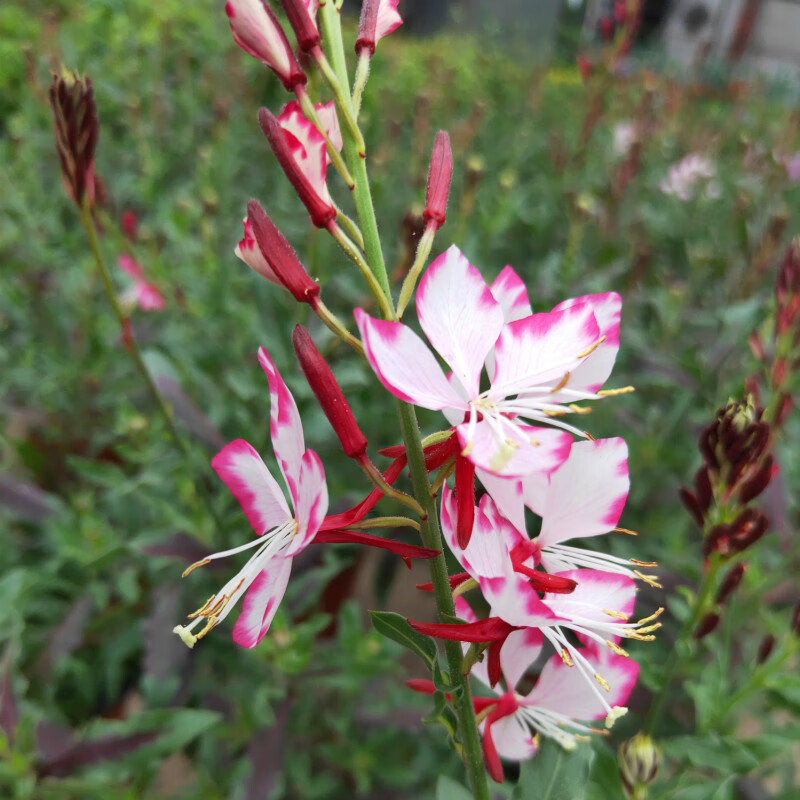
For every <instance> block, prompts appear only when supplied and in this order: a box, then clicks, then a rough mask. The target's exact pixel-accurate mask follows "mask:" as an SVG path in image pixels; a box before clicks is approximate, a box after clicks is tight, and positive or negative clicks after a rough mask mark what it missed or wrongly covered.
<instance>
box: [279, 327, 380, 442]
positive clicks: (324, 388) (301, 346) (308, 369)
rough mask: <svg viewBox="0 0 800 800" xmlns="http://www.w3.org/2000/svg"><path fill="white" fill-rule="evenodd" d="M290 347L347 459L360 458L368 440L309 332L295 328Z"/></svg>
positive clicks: (301, 328) (302, 328)
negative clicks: (291, 346) (292, 347)
mask: <svg viewBox="0 0 800 800" xmlns="http://www.w3.org/2000/svg"><path fill="white" fill-rule="evenodd" d="M292 344H293V345H294V351H295V353H297V358H298V360H299V361H300V367H301V368H302V370H303V372H304V373H305V376H306V380H307V381H308V385H309V386H310V387H311V391H312V392H314V394H315V395H316V398H317V400H318V401H319V404H320V406H322V410H323V411H324V412H325V416H326V417H327V418H328V422H330V424H331V427H332V428H333V430H334V431H335V432H336V435H337V436H338V437H339V441H340V442H341V443H342V449H343V450H344V452H345V455H347V456H348V457H349V458H359V457H361V456H363V455H364V453H365V452H366V451H367V438H366V437H365V436H364V434H363V433H362V432H361V429H360V428H359V427H358V423H357V422H356V419H355V417H354V416H353V412H352V411H351V410H350V406H349V405H348V403H347V400H345V398H344V394H343V393H342V390H341V388H340V387H339V384H338V383H337V382H336V378H334V377H333V373H332V372H331V368H330V367H329V366H328V365H327V363H326V362H325V359H324V358H323V357H322V356H321V355H320V352H319V350H317V348H316V346H315V344H314V342H313V341H312V340H311V337H310V336H309V334H308V331H307V330H306V329H305V328H304V327H303V326H302V325H296V326H295V329H294V333H293V334H292Z"/></svg>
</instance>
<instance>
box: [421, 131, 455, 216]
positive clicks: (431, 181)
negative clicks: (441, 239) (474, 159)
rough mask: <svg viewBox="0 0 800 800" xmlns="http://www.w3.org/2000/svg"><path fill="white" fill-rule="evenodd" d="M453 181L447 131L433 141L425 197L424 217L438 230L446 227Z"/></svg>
mask: <svg viewBox="0 0 800 800" xmlns="http://www.w3.org/2000/svg"><path fill="white" fill-rule="evenodd" d="M452 179H453V152H452V150H451V149H450V137H449V136H448V135H447V131H439V133H437V134H436V138H435V139H434V140H433V152H432V153H431V163H430V166H429V167H428V190H427V193H426V195H425V211H423V212H422V216H423V217H424V218H425V220H426V221H427V222H434V223H435V224H436V227H437V228H441V227H442V225H444V220H445V211H446V210H447V198H448V195H449V194H450V182H451V181H452Z"/></svg>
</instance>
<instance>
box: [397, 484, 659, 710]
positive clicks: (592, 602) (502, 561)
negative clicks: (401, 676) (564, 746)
mask: <svg viewBox="0 0 800 800" xmlns="http://www.w3.org/2000/svg"><path fill="white" fill-rule="evenodd" d="M442 533H443V535H444V537H445V539H446V541H447V544H448V546H449V547H450V549H451V550H452V552H453V554H454V555H455V557H456V558H457V559H458V561H459V562H460V564H461V566H462V567H463V568H464V569H465V570H466V572H467V573H468V574H469V575H470V577H471V578H472V579H473V580H474V581H475V582H476V583H477V584H478V586H479V587H480V589H481V592H482V593H483V596H484V597H485V598H486V601H487V602H488V603H489V606H490V617H489V618H487V619H485V620H482V621H480V622H478V623H474V624H473V625H458V624H453V625H450V624H438V623H431V624H428V623H419V622H412V621H411V620H409V622H410V624H411V625H412V627H414V628H415V629H416V630H418V631H420V632H421V633H425V634H427V635H429V636H436V637H438V638H445V639H454V640H456V641H462V642H464V641H471V642H491V643H492V644H491V645H490V648H489V661H488V667H489V676H490V679H491V683H492V684H495V683H497V681H498V680H499V678H500V660H499V658H500V652H501V648H502V646H503V643H504V642H505V641H506V639H507V638H508V636H509V634H510V633H511V632H512V631H514V630H515V629H521V628H538V629H539V630H540V631H541V632H542V634H543V636H544V637H545V638H546V639H547V640H548V641H550V643H551V644H552V645H553V646H554V648H555V650H556V652H558V653H560V655H561V658H562V659H563V660H564V663H565V664H567V665H571V664H574V665H575V667H576V669H577V670H578V671H579V672H580V673H581V674H583V676H584V678H586V680H587V682H588V683H589V685H590V686H591V687H592V690H593V691H594V692H595V694H596V695H597V696H598V697H599V698H601V701H602V702H605V700H603V699H602V695H601V694H600V693H599V690H598V688H597V684H599V685H600V686H601V687H602V688H604V689H606V686H607V681H606V680H605V679H604V678H603V676H602V675H600V674H599V673H597V671H596V670H595V669H593V668H592V666H591V664H590V663H589V662H588V661H587V659H586V657H585V655H584V654H583V653H582V652H581V651H580V650H579V649H578V648H576V647H575V646H574V644H573V643H572V642H571V640H570V639H569V638H568V637H567V636H566V631H573V632H574V633H576V634H579V635H581V636H583V637H585V640H586V641H589V642H593V643H596V644H598V645H601V646H602V645H607V646H608V647H609V648H610V649H611V650H612V651H614V652H615V653H616V654H617V655H622V656H625V655H626V653H625V651H624V650H622V648H620V647H619V645H618V641H619V639H620V638H630V639H639V640H643V641H648V640H650V639H652V638H653V637H652V636H651V635H649V634H650V633H651V631H653V630H655V629H656V628H658V627H659V623H656V624H655V625H648V624H647V623H650V622H651V621H652V620H654V619H655V618H656V617H657V616H658V615H659V614H660V613H661V611H660V610H659V611H658V612H656V614H654V615H651V616H650V617H647V618H645V619H642V620H639V621H637V622H628V620H629V618H630V617H631V615H632V614H633V607H634V603H635V597H636V587H635V584H634V581H633V580H632V579H631V578H629V577H628V576H627V575H622V574H619V573H614V572H607V571H602V570H593V569H572V570H566V571H562V572H557V573H555V574H553V575H552V576H551V577H552V578H553V579H557V580H558V581H560V582H562V584H559V585H557V586H555V587H554V589H551V588H548V586H547V580H548V574H547V573H540V572H538V571H536V570H534V569H533V568H532V567H531V566H530V565H529V564H530V560H529V559H530V549H529V545H530V541H529V540H528V539H527V537H526V536H523V535H522V534H521V533H520V532H519V531H518V530H517V529H516V528H515V527H514V526H513V525H512V524H511V523H510V522H509V521H508V520H506V519H505V518H504V517H503V516H502V515H501V514H500V512H499V511H498V510H497V507H496V505H495V503H494V501H493V500H492V499H491V497H489V496H488V495H484V497H483V498H481V502H480V504H479V506H478V508H476V509H475V527H474V529H473V532H472V537H471V538H470V541H469V544H468V546H467V547H466V548H465V549H463V550H462V549H461V548H460V547H458V546H457V541H456V536H457V534H456V503H455V499H454V497H453V495H452V492H450V491H449V490H448V489H447V487H446V486H445V487H443V490H442ZM570 584H571V587H570V586H569V585H570ZM542 591H543V592H544V593H543V595H542V596H541V597H540V596H539V593H540V592H542ZM606 691H608V689H606Z"/></svg>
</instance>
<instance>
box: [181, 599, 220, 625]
mask: <svg viewBox="0 0 800 800" xmlns="http://www.w3.org/2000/svg"><path fill="white" fill-rule="evenodd" d="M215 597H216V595H215V594H212V595H211V597H209V598H208V600H206V602H205V605H202V606H200V608H198V609H197V611H195V612H194V614H188V615H187V616H188V618H189V619H194V618H195V617H199V616H201V615H202V614H204V613H205V611H206V609H207V608H208V607H209V606H210V605H211V604H212V603H213V602H214V598H215Z"/></svg>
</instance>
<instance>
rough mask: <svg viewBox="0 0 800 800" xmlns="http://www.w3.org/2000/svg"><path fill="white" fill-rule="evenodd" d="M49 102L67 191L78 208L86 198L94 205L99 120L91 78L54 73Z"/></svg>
mask: <svg viewBox="0 0 800 800" xmlns="http://www.w3.org/2000/svg"><path fill="white" fill-rule="evenodd" d="M50 105H51V106H52V108H53V116H54V117H55V128H56V149H57V150H58V159H59V161H60V162H61V176H62V178H63V180H64V186H65V187H66V189H67V193H68V194H69V196H70V198H71V199H72V200H73V202H74V203H75V205H77V206H78V207H79V208H80V207H81V206H82V205H83V201H84V198H85V199H86V200H87V201H88V203H89V205H90V206H92V205H94V195H95V175H94V151H95V148H96V147H97V137H98V135H99V132H100V123H99V121H98V119H97V105H96V104H95V100H94V89H93V88H92V81H91V79H89V78H79V77H78V76H77V74H73V75H69V74H67V75H64V76H59V75H55V74H54V75H53V83H52V84H51V85H50Z"/></svg>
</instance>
